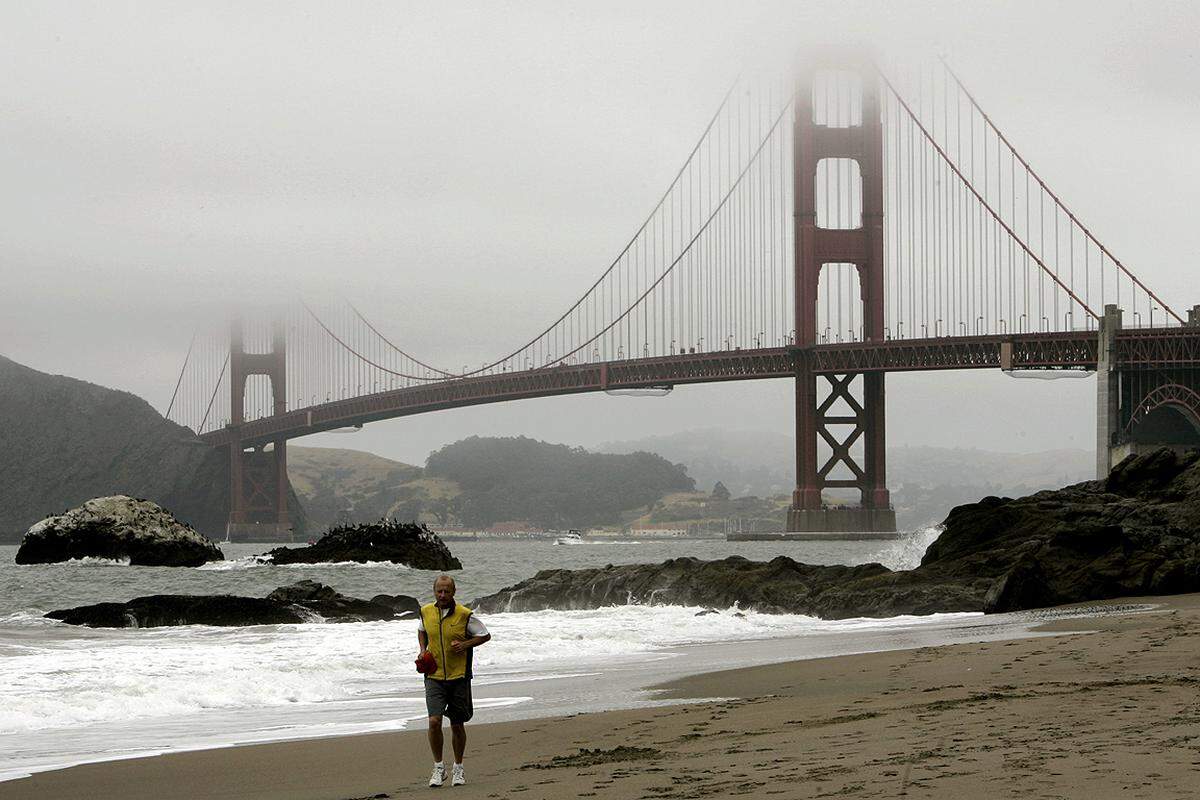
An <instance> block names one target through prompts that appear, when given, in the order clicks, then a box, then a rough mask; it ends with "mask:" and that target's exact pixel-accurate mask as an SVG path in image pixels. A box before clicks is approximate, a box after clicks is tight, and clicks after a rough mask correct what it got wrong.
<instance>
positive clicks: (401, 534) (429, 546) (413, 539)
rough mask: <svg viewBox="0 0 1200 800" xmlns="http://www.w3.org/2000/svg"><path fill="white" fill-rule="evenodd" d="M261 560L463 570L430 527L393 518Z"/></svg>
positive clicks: (335, 533)
mask: <svg viewBox="0 0 1200 800" xmlns="http://www.w3.org/2000/svg"><path fill="white" fill-rule="evenodd" d="M260 557H261V558H269V559H270V560H271V561H272V562H273V563H275V564H329V563H336V562H339V561H356V562H358V563H360V564H365V563H367V562H371V561H391V562H394V563H397V564H405V565H407V566H410V567H413V568H415V569H429V570H448V569H462V563H461V562H460V561H459V560H458V559H457V558H455V557H454V556H453V555H452V554H451V553H450V548H448V547H446V543H445V542H443V541H442V539H441V537H440V536H438V535H437V534H436V533H434V532H433V531H431V530H429V528H427V527H425V526H424V525H417V524H415V523H404V522H397V521H396V520H391V519H385V520H380V521H379V522H376V523H372V524H370V525H349V526H344V527H340V528H334V529H332V530H331V531H329V533H327V534H325V535H324V536H322V537H321V538H320V539H319V540H318V541H317V542H316V543H314V544H311V545H309V546H308V547H277V548H275V549H274V550H271V551H270V552H268V553H265V554H264V555H263V556H260Z"/></svg>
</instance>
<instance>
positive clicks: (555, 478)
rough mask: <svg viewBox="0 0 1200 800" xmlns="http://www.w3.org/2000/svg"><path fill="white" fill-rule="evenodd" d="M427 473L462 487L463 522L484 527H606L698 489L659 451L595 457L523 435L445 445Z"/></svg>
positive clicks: (460, 515)
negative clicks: (623, 515)
mask: <svg viewBox="0 0 1200 800" xmlns="http://www.w3.org/2000/svg"><path fill="white" fill-rule="evenodd" d="M425 473H426V475H427V476H428V477H437V478H443V479H446V480H450V481H453V482H454V483H456V484H457V485H458V486H459V487H461V489H462V495H461V496H460V497H459V505H458V507H457V509H456V512H457V516H458V518H459V519H460V521H461V522H462V523H463V524H465V525H468V526H480V527H482V526H487V525H490V524H492V523H494V522H499V521H502V520H522V519H523V520H529V521H530V522H533V523H536V524H539V525H542V526H544V527H547V528H568V527H572V528H577V527H587V526H592V525H603V524H607V523H612V522H616V521H618V519H619V514H620V512H621V511H624V510H629V509H634V508H638V507H642V506H649V505H651V504H653V503H654V502H655V501H657V500H658V499H659V498H660V497H662V496H663V495H665V494H668V493H670V492H686V491H691V490H692V489H694V488H695V485H696V482H695V481H693V480H692V479H691V478H689V477H688V474H687V468H686V467H684V466H683V465H681V464H672V463H671V462H670V461H667V460H666V459H665V458H662V457H661V456H658V455H654V454H653V453H646V452H635V453H629V454H625V455H616V454H611V453H589V452H587V451H586V450H584V449H583V448H581V447H568V446H567V445H562V444H548V443H546V442H539V441H535V440H534V439H528V438H525V437H516V438H487V439H485V438H480V437H471V438H469V439H464V440H462V441H459V442H455V443H454V444H450V445H446V446H445V447H443V448H442V449H440V450H437V451H436V452H434V453H432V454H430V456H429V458H428V460H427V461H426V462H425Z"/></svg>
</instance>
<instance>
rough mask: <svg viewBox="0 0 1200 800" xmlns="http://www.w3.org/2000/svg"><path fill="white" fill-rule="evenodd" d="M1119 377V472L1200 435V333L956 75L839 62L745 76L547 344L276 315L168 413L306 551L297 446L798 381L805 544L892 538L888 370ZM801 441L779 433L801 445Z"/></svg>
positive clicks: (1111, 417)
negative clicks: (557, 403) (478, 359)
mask: <svg viewBox="0 0 1200 800" xmlns="http://www.w3.org/2000/svg"><path fill="white" fill-rule="evenodd" d="M945 369H1002V370H1009V371H1013V372H1022V373H1024V372H1026V371H1029V370H1040V371H1052V370H1075V371H1097V372H1098V375H1099V378H1098V380H1097V386H1098V388H1097V392H1098V394H1097V411H1098V413H1097V425H1096V431H1097V440H1096V441H1097V472H1098V473H1099V474H1106V473H1107V471H1108V469H1109V467H1110V466H1111V464H1112V463H1114V461H1115V460H1116V459H1119V458H1120V457H1121V456H1122V455H1123V454H1125V453H1128V452H1133V451H1136V450H1138V449H1144V448H1146V447H1148V446H1151V445H1155V444H1167V445H1170V446H1174V447H1192V446H1200V306H1198V307H1196V308H1193V309H1192V310H1191V311H1190V312H1189V313H1188V317H1187V319H1184V318H1183V317H1181V316H1180V315H1178V314H1177V313H1176V312H1175V311H1174V310H1173V309H1172V308H1171V307H1170V306H1168V305H1167V304H1166V303H1165V302H1163V301H1162V299H1161V298H1159V297H1158V296H1157V295H1156V294H1154V292H1152V291H1151V290H1150V289H1149V288H1148V287H1147V286H1146V285H1145V284H1144V283H1142V281H1141V280H1139V279H1138V277H1137V276H1136V275H1134V274H1133V273H1132V272H1131V271H1130V270H1129V269H1128V268H1127V267H1126V266H1125V265H1124V264H1123V263H1121V261H1120V260H1118V259H1117V258H1116V256H1114V255H1113V254H1112V253H1111V252H1110V251H1109V250H1108V249H1107V248H1106V247H1105V246H1104V245H1103V244H1102V243H1101V242H1100V241H1099V240H1098V239H1097V238H1096V237H1095V236H1094V235H1093V234H1092V232H1091V231H1090V230H1088V228H1087V227H1085V226H1084V225H1083V223H1082V222H1081V221H1080V220H1079V218H1078V217H1077V216H1076V215H1075V214H1074V213H1073V212H1072V211H1071V210H1070V209H1069V208H1068V207H1067V206H1066V205H1065V204H1064V203H1063V201H1062V200H1061V199H1060V198H1059V197H1058V196H1057V195H1056V194H1055V193H1054V192H1053V191H1052V190H1051V189H1050V188H1049V187H1048V186H1047V185H1046V183H1045V182H1044V181H1043V180H1042V179H1041V177H1040V176H1039V175H1038V174H1037V173H1036V172H1035V171H1034V169H1033V167H1032V166H1030V164H1029V162H1028V161H1026V160H1025V158H1024V157H1023V156H1021V155H1020V154H1019V153H1018V152H1017V151H1016V149H1015V148H1014V147H1013V145H1012V144H1011V143H1010V141H1009V140H1008V139H1007V138H1006V137H1005V135H1004V134H1003V133H1002V132H1001V131H1000V130H999V128H997V127H996V125H995V124H994V123H993V122H992V120H991V118H990V117H989V116H988V115H987V114H986V113H984V111H983V110H982V108H981V107H980V106H979V104H978V102H976V100H975V98H974V97H973V96H972V95H971V94H970V93H969V92H968V91H967V90H966V88H965V87H964V86H963V84H962V83H961V82H960V81H959V79H958V77H957V76H956V75H955V74H954V73H953V72H952V71H951V70H950V69H949V67H948V66H946V65H945V64H937V65H934V66H933V67H932V68H921V69H917V70H907V71H901V72H900V73H899V74H896V75H892V74H889V73H888V72H886V71H884V70H881V69H879V67H878V66H877V65H876V64H875V63H873V62H869V61H865V60H861V59H855V58H850V57H842V56H833V57H827V56H823V57H821V58H819V59H814V60H813V61H811V62H810V63H809V65H808V66H807V67H806V68H805V69H804V70H803V71H802V73H801V75H800V77H799V78H798V79H797V78H796V77H795V76H789V77H788V78H786V79H784V80H779V79H777V78H775V79H771V80H767V81H762V82H760V83H748V82H745V81H742V82H739V83H737V84H735V85H734V86H733V87H731V88H730V90H729V91H728V92H727V93H726V95H725V96H724V98H723V100H722V102H721V104H720V106H719V108H718V109H717V112H716V113H715V114H714V115H713V116H712V118H711V119H710V121H709V124H708V126H707V127H706V128H705V130H704V131H703V133H702V134H701V136H700V139H699V141H698V142H697V143H696V145H695V146H694V147H693V149H692V150H691V152H690V154H689V155H688V157H687V159H686V160H685V161H684V164H683V166H682V167H681V168H680V169H679V171H678V172H677V173H676V175H675V178H674V180H673V181H672V183H671V185H670V186H669V188H668V189H667V191H666V192H665V193H664V194H663V195H662V196H661V198H660V199H659V201H658V203H657V204H656V205H655V206H654V208H653V210H652V211H651V212H650V214H649V215H648V216H647V217H646V218H645V220H644V221H643V223H642V225H641V227H640V228H639V229H638V230H637V232H636V233H635V234H634V235H633V237H632V238H631V239H629V240H628V243H627V244H626V245H625V247H624V248H623V249H621V250H620V252H619V253H618V255H617V257H616V258H615V259H613V260H612V261H611V262H610V263H609V266H608V267H607V268H606V269H605V270H604V271H603V272H602V273H601V275H600V277H599V278H598V279H597V280H596V281H595V282H594V283H592V284H591V285H590V286H589V287H588V288H587V290H586V291H585V292H584V293H583V294H582V296H580V298H579V299H578V300H577V301H576V302H575V303H574V304H573V305H572V306H571V307H570V308H568V309H567V310H566V311H565V312H563V313H562V314H561V316H559V317H558V318H557V319H556V320H555V321H554V322H552V323H551V324H550V325H549V326H548V327H547V328H545V329H544V330H543V331H542V332H541V333H539V334H537V335H536V336H534V337H533V338H532V339H530V340H529V341H527V342H526V343H524V344H523V345H521V346H519V347H517V348H516V349H514V350H512V351H511V352H509V353H508V354H507V355H504V356H502V357H500V358H498V359H496V360H494V361H492V362H490V363H484V364H482V365H481V366H479V367H478V368H467V367H463V368H462V369H444V368H439V367H435V366H433V365H432V364H431V363H430V362H429V361H427V360H421V359H419V358H417V357H415V356H413V355H411V354H410V353H409V352H407V351H406V350H404V349H402V348H400V347H399V346H397V345H396V344H394V343H393V342H392V341H391V340H389V339H388V338H387V337H385V336H384V335H383V334H382V333H381V332H380V331H379V330H378V329H377V328H376V327H375V326H374V325H372V324H371V322H370V321H368V320H367V318H366V317H365V316H363V315H362V314H361V313H359V312H358V310H357V309H355V308H354V307H353V306H351V305H349V304H342V305H338V306H334V307H322V308H314V307H311V306H309V305H306V304H303V303H301V304H299V305H298V306H296V307H292V308H288V309H287V310H286V311H284V312H283V313H281V314H278V315H275V314H271V313H268V312H266V311H265V310H262V309H258V310H256V311H255V313H254V314H253V315H250V316H247V317H246V318H245V321H244V322H237V323H235V324H234V325H233V326H232V327H231V328H227V329H223V330H221V331H220V332H219V333H217V334H215V335H213V336H206V337H199V338H198V339H197V340H194V341H193V345H192V347H190V348H189V350H188V355H187V357H186V358H185V360H184V366H183V370H182V372H181V373H180V377H179V382H178V384H177V386H176V391H175V394H174V396H173V397H172V401H171V405H170V408H168V412H167V416H168V417H169V418H170V419H172V420H174V421H176V422H179V423H180V424H182V425H186V426H187V427H189V428H191V429H192V430H193V431H195V432H196V433H197V434H198V435H199V437H200V438H201V440H203V441H204V442H206V443H208V444H210V445H212V446H215V447H223V448H228V453H229V458H228V465H229V481H230V488H229V497H230V506H229V526H228V531H227V533H228V534H229V536H230V537H231V538H234V539H240V538H249V537H253V538H256V539H267V538H279V539H286V538H289V537H290V535H291V533H290V530H291V525H290V516H289V512H288V499H289V496H290V487H289V486H288V482H287V442H288V441H289V440H291V439H295V438H298V437H302V436H307V435H310V434H313V433H320V432H323V431H330V430H335V429H339V428H345V427H350V426H362V425H363V424H365V423H368V422H373V421H377V420H383V419H390V418H395V417H401V416H409V415H414V414H422V413H427V412H430V411H437V410H442V409H449V408H458V407H462V406H469V405H480V404H485V403H497V402H507V401H512V400H521V399H528V398H534V397H548V396H558V395H567V394H578V393H583V392H613V393H621V392H625V391H627V390H647V389H651V388H658V389H661V388H663V387H680V386H686V385H688V384H693V383H713V382H719V381H731V380H759V379H768V378H774V379H786V380H790V381H792V382H793V384H794V387H795V432H796V445H795V447H796V487H795V491H794V492H793V493H792V504H791V509H790V511H789V512H788V515H787V523H786V524H787V528H788V529H789V530H791V531H891V530H895V526H896V522H895V512H894V510H893V508H892V504H891V502H890V495H889V491H888V484H887V458H886V419H885V399H886V396H885V377H886V374H887V373H889V372H901V371H928V370H945ZM781 438H782V437H781Z"/></svg>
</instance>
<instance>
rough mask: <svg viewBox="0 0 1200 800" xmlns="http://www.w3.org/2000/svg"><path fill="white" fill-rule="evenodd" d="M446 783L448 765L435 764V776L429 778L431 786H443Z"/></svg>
mask: <svg viewBox="0 0 1200 800" xmlns="http://www.w3.org/2000/svg"><path fill="white" fill-rule="evenodd" d="M445 782H446V765H445V764H434V765H433V774H432V775H430V776H429V785H430V786H441V785H442V784H443V783H445Z"/></svg>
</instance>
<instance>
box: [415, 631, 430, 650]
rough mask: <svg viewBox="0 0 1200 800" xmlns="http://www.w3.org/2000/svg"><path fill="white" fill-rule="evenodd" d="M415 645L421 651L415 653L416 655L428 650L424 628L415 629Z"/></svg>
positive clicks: (427, 636) (427, 640)
mask: <svg viewBox="0 0 1200 800" xmlns="http://www.w3.org/2000/svg"><path fill="white" fill-rule="evenodd" d="M417 644H418V645H420V647H421V650H420V651H419V652H418V653H417V655H420V654H421V653H424V652H425V651H426V650H428V649H429V634H427V633H425V629H424V628H419V629H417Z"/></svg>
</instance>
